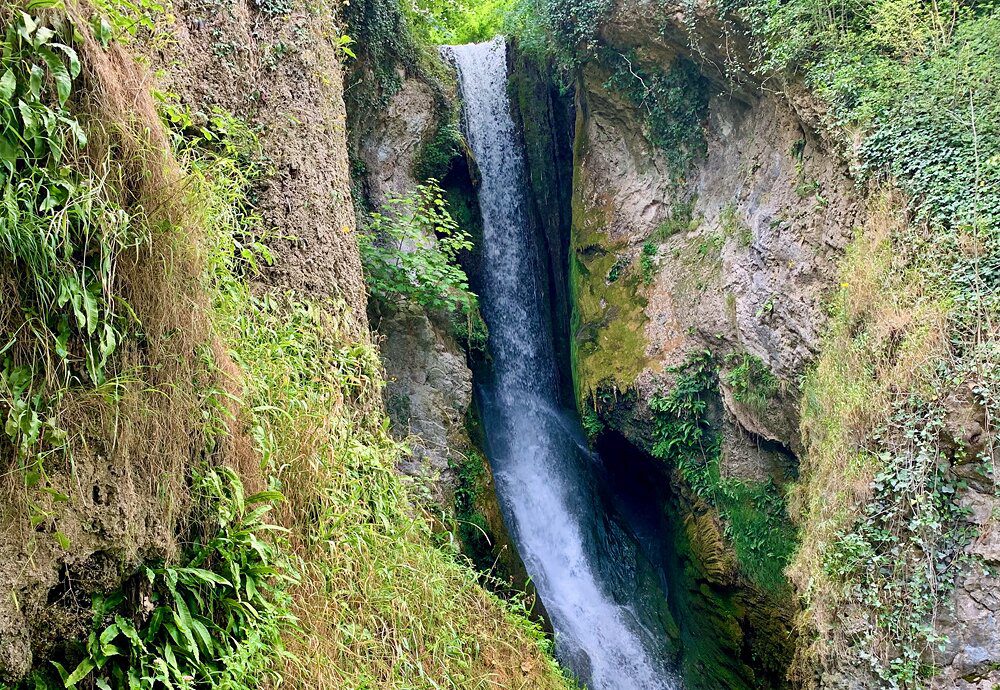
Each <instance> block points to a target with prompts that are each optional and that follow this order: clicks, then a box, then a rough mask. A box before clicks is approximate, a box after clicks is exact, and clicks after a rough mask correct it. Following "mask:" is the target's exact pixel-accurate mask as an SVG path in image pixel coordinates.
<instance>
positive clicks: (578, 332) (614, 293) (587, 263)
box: [570, 122, 648, 403]
mask: <svg viewBox="0 0 1000 690" xmlns="http://www.w3.org/2000/svg"><path fill="white" fill-rule="evenodd" d="M583 129H584V128H583V127H581V126H580V124H579V122H578V124H577V133H578V136H577V147H578V149H577V152H576V161H577V163H576V164H575V165H574V171H573V178H574V182H573V189H574V190H575V191H574V195H573V229H572V237H571V256H570V294H571V299H572V302H573V313H572V318H571V327H572V343H571V357H572V360H573V380H574V384H575V386H576V395H577V400H578V401H580V402H581V403H582V401H584V400H585V399H587V398H589V397H592V396H593V395H594V394H595V393H596V392H597V389H598V387H599V386H601V385H609V384H610V385H611V386H612V387H613V388H615V389H617V390H626V389H628V388H630V387H632V386H633V384H634V383H635V380H636V378H637V377H638V375H639V374H640V373H641V372H642V371H643V369H645V368H646V366H647V364H648V358H647V356H646V336H645V326H646V321H647V316H646V311H645V310H646V297H645V295H644V294H643V289H642V287H641V283H642V274H641V273H640V272H639V271H638V270H632V269H634V267H632V269H626V270H624V271H622V272H620V274H618V275H616V276H615V280H609V279H608V276H609V274H610V273H611V271H612V268H613V267H615V265H616V263H618V261H619V253H620V252H622V251H624V250H625V249H626V247H625V245H624V243H621V242H614V241H612V240H611V239H610V238H609V237H608V235H607V233H606V229H607V225H608V219H609V218H610V217H611V216H612V213H613V207H612V205H611V203H610V202H609V201H600V200H598V201H596V202H593V203H588V202H586V201H585V200H584V199H582V198H581V194H582V192H580V191H579V190H582V189H583V188H584V187H585V186H586V185H584V184H583V181H582V179H581V178H582V176H583V174H584V173H583V171H582V170H581V169H580V166H579V164H578V162H579V160H580V149H579V147H580V146H585V143H584V140H585V136H584V135H583V134H582V132H583Z"/></svg>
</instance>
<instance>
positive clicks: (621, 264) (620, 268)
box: [607, 256, 630, 283]
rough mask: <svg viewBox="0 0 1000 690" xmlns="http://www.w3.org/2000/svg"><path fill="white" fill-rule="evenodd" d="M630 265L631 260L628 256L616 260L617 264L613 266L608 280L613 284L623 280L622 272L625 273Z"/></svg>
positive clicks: (609, 271)
mask: <svg viewBox="0 0 1000 690" xmlns="http://www.w3.org/2000/svg"><path fill="white" fill-rule="evenodd" d="M629 263H630V262H629V258H628V257H627V256H620V257H618V258H617V259H615V262H614V263H613V264H612V265H611V268H610V269H609V270H608V279H607V280H608V282H609V283H613V282H615V281H616V280H618V279H619V278H621V277H622V272H624V271H625V269H626V268H628V265H629Z"/></svg>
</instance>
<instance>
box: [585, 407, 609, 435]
mask: <svg viewBox="0 0 1000 690" xmlns="http://www.w3.org/2000/svg"><path fill="white" fill-rule="evenodd" d="M580 423H581V424H583V431H584V433H586V434H587V439H588V440H589V441H591V442H593V441H594V439H596V438H597V437H598V436H600V435H601V434H602V433H604V421H603V420H602V419H601V416H600V415H599V414H597V411H596V410H594V409H592V408H590V407H588V408H586V409H585V410H584V411H583V412H582V413H581V414H580Z"/></svg>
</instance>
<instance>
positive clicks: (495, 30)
mask: <svg viewBox="0 0 1000 690" xmlns="http://www.w3.org/2000/svg"><path fill="white" fill-rule="evenodd" d="M511 4H512V0H484V1H483V2H475V1H474V0H417V1H416V2H414V3H413V4H412V5H411V4H409V3H404V4H403V9H404V11H406V12H407V14H408V15H409V18H410V22H411V25H412V26H413V28H414V33H415V35H416V37H417V39H418V40H419V41H420V42H422V43H426V44H431V45H459V44H462V43H482V42H483V41H488V40H490V39H491V38H493V37H494V36H496V35H498V34H499V33H501V29H502V26H503V22H504V19H505V17H506V15H507V13H508V12H509V9H510V6H511Z"/></svg>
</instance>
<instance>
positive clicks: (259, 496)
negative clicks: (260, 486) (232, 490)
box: [246, 491, 285, 505]
mask: <svg viewBox="0 0 1000 690" xmlns="http://www.w3.org/2000/svg"><path fill="white" fill-rule="evenodd" d="M284 500H285V495H284V494H283V493H281V492H280V491H258V492H257V493H255V494H252V495H250V496H247V499H246V502H247V505H253V504H254V503H263V502H267V503H279V502H281V501H284Z"/></svg>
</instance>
